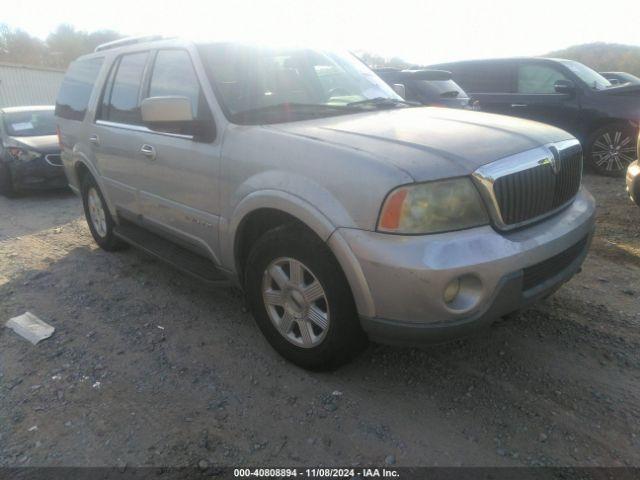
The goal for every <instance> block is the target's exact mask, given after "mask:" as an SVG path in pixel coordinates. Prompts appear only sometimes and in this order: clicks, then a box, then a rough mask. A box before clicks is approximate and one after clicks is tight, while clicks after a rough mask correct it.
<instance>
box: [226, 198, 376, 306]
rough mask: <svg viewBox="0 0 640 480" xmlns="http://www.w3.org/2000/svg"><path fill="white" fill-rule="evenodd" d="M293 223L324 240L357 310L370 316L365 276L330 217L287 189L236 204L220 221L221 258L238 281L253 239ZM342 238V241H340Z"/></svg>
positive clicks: (369, 298)
mask: <svg viewBox="0 0 640 480" xmlns="http://www.w3.org/2000/svg"><path fill="white" fill-rule="evenodd" d="M289 223H295V224H298V225H300V226H302V227H303V228H306V229H308V230H309V231H311V232H313V233H314V234H315V235H317V236H318V238H320V240H321V241H322V242H324V243H325V244H326V245H327V247H328V248H329V250H330V251H331V252H332V254H333V256H334V257H335V258H336V261H337V262H338V264H339V265H340V267H341V268H342V271H343V272H344V274H345V276H346V278H347V281H348V283H349V286H350V288H351V292H352V294H353V298H354V301H355V303H356V307H357V309H358V312H359V313H360V314H361V315H367V316H373V301H372V298H371V293H370V291H369V287H368V285H367V282H366V278H365V276H364V273H363V272H362V269H361V268H360V264H359V263H358V261H357V260H356V257H355V255H354V254H353V252H351V250H350V248H349V246H348V244H347V243H346V241H344V240H343V239H342V237H341V236H340V235H339V233H338V232H337V226H335V225H334V224H333V223H332V222H331V220H329V219H328V218H327V217H326V216H325V215H324V214H323V213H322V212H320V210H318V209H317V208H316V207H315V206H313V205H311V204H310V203H308V202H306V201H305V200H303V199H301V198H299V197H297V196H295V195H291V194H289V193H286V192H282V191H277V190H269V191H261V192H254V193H252V194H250V195H248V196H247V197H245V199H243V201H242V202H240V203H239V204H238V206H237V207H236V209H235V210H234V214H233V216H232V217H231V219H230V220H229V221H228V222H225V220H222V224H221V242H220V244H221V250H222V255H221V258H223V259H227V262H228V263H230V264H228V265H225V266H226V267H227V268H229V269H232V270H233V271H234V272H235V274H236V275H237V278H238V280H239V283H240V284H241V285H242V284H243V281H244V278H243V276H244V274H243V272H244V269H245V266H246V259H247V256H248V253H249V250H250V248H251V245H252V244H253V242H255V241H256V240H257V239H258V238H259V237H260V235H262V234H263V233H264V232H266V231H267V230H270V229H272V228H276V227H278V226H280V225H284V224H289ZM341 240H342V241H341Z"/></svg>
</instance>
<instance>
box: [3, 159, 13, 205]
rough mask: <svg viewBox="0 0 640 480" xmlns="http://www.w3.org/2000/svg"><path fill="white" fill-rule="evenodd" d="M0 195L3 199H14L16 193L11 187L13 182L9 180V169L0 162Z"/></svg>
mask: <svg viewBox="0 0 640 480" xmlns="http://www.w3.org/2000/svg"><path fill="white" fill-rule="evenodd" d="M0 195H4V196H5V197H9V198H11V197H15V195H16V191H15V189H14V187H13V181H12V180H11V172H10V171H9V167H8V166H7V165H6V164H5V163H3V162H0Z"/></svg>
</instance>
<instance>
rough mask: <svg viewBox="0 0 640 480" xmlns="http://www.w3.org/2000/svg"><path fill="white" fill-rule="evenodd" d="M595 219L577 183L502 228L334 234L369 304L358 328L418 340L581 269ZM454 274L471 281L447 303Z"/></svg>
mask: <svg viewBox="0 0 640 480" xmlns="http://www.w3.org/2000/svg"><path fill="white" fill-rule="evenodd" d="M594 224H595V201H594V199H593V197H592V196H591V194H590V193H589V192H588V191H586V190H585V189H584V188H583V189H581V190H580V192H579V193H578V195H577V197H576V199H575V200H574V202H573V203H572V204H571V205H570V206H569V207H567V208H566V209H565V210H563V211H561V212H559V213H558V214H556V215H554V216H553V217H550V218H548V219H546V220H544V221H542V222H540V223H537V224H535V225H532V226H529V227H527V228H523V229H520V230H517V231H512V232H508V233H498V232H497V231H496V230H494V229H493V228H492V227H490V226H485V227H479V228H473V229H469V230H463V231H459V232H450V233H444V234H435V235H422V236H398V235H388V234H382V233H377V232H369V231H363V230H355V229H339V230H338V234H339V235H341V236H342V237H343V238H344V240H345V241H346V243H347V244H348V246H349V248H350V250H351V251H352V252H353V258H355V259H356V260H357V263H358V265H357V269H358V270H361V272H362V274H363V275H362V277H363V278H364V279H365V280H366V285H367V288H366V294H368V295H370V303H372V304H373V312H374V315H363V314H362V312H360V313H361V324H362V327H363V329H364V330H365V331H366V332H367V334H368V335H369V337H370V338H371V339H372V340H375V341H379V342H382V343H411V344H417V343H424V342H430V341H436V342H437V341H442V340H446V339H448V338H451V337H456V336H460V335H464V334H466V333H469V332H471V331H473V330H475V329H477V328H479V327H481V326H484V325H486V324H488V323H491V321H493V320H495V319H496V318H498V317H500V316H503V315H506V314H508V313H511V312H513V311H515V310H518V309H520V308H522V307H524V306H526V305H528V304H530V303H531V302H533V301H535V300H537V299H539V298H541V297H544V296H546V295H549V294H551V293H553V291H555V290H556V289H557V288H558V287H559V286H560V285H562V283H564V282H566V281H567V280H569V279H570V278H571V277H572V276H573V275H574V274H575V273H576V272H577V271H578V270H579V269H580V265H581V264H582V262H583V261H584V258H585V257H586V254H587V250H588V247H589V244H590V241H591V236H592V234H593V229H594ZM545 261H546V262H545ZM347 277H348V278H353V275H350V274H349V272H347ZM456 278H462V279H471V281H467V280H463V282H461V290H460V295H462V297H460V298H462V299H463V300H464V301H460V302H455V301H454V302H452V303H448V304H447V303H445V301H444V299H443V294H444V291H445V288H446V287H447V285H448V284H449V283H450V282H451V281H452V280H454V279H456ZM352 289H353V290H354V292H362V290H363V289H361V288H360V289H358V288H355V289H354V288H352ZM357 295H362V293H357V294H356V296H357ZM356 303H357V304H358V305H363V304H366V303H367V301H366V299H362V298H356Z"/></svg>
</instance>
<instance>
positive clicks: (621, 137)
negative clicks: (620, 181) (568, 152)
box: [585, 123, 638, 177]
mask: <svg viewBox="0 0 640 480" xmlns="http://www.w3.org/2000/svg"><path fill="white" fill-rule="evenodd" d="M637 134H638V133H637V131H636V130H635V129H633V128H632V127H630V126H628V125H624V124H619V123H616V124H612V125H607V126H606V127H603V128H600V129H599V130H597V131H595V132H594V133H593V134H592V135H591V137H589V140H588V141H587V152H586V157H585V163H586V164H587V165H588V166H589V167H591V168H592V169H593V170H594V171H595V172H596V173H599V174H601V175H607V176H610V177H621V176H624V174H625V173H626V171H627V167H628V166H629V164H630V163H631V162H633V161H634V160H636V157H637V151H636V139H637Z"/></svg>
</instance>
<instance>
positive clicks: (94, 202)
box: [81, 175, 126, 252]
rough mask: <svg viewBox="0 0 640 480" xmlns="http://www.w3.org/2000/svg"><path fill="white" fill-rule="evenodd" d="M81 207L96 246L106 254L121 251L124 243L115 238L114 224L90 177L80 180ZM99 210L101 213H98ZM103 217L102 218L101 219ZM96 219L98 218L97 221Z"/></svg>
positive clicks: (96, 186) (124, 245)
mask: <svg viewBox="0 0 640 480" xmlns="http://www.w3.org/2000/svg"><path fill="white" fill-rule="evenodd" d="M81 192H82V205H83V207H84V216H85V218H86V219H87V224H88V225H89V230H90V231H91V235H92V236H93V239H94V240H95V241H96V243H97V244H98V246H99V247H100V248H102V249H103V250H106V251H107V252H113V251H116V250H121V249H122V248H124V247H126V243H124V242H123V241H122V240H120V239H119V238H118V237H116V236H115V233H114V228H115V222H114V221H113V218H112V217H111V213H109V209H108V208H107V203H106V202H105V201H104V197H103V196H102V192H101V191H100V187H98V184H97V183H96V181H95V180H94V178H93V177H92V176H91V175H86V176H85V177H84V179H83V180H82V187H81ZM100 210H101V211H102V213H100ZM102 215H103V217H102ZM97 218H100V219H99V220H98V219H97Z"/></svg>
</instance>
